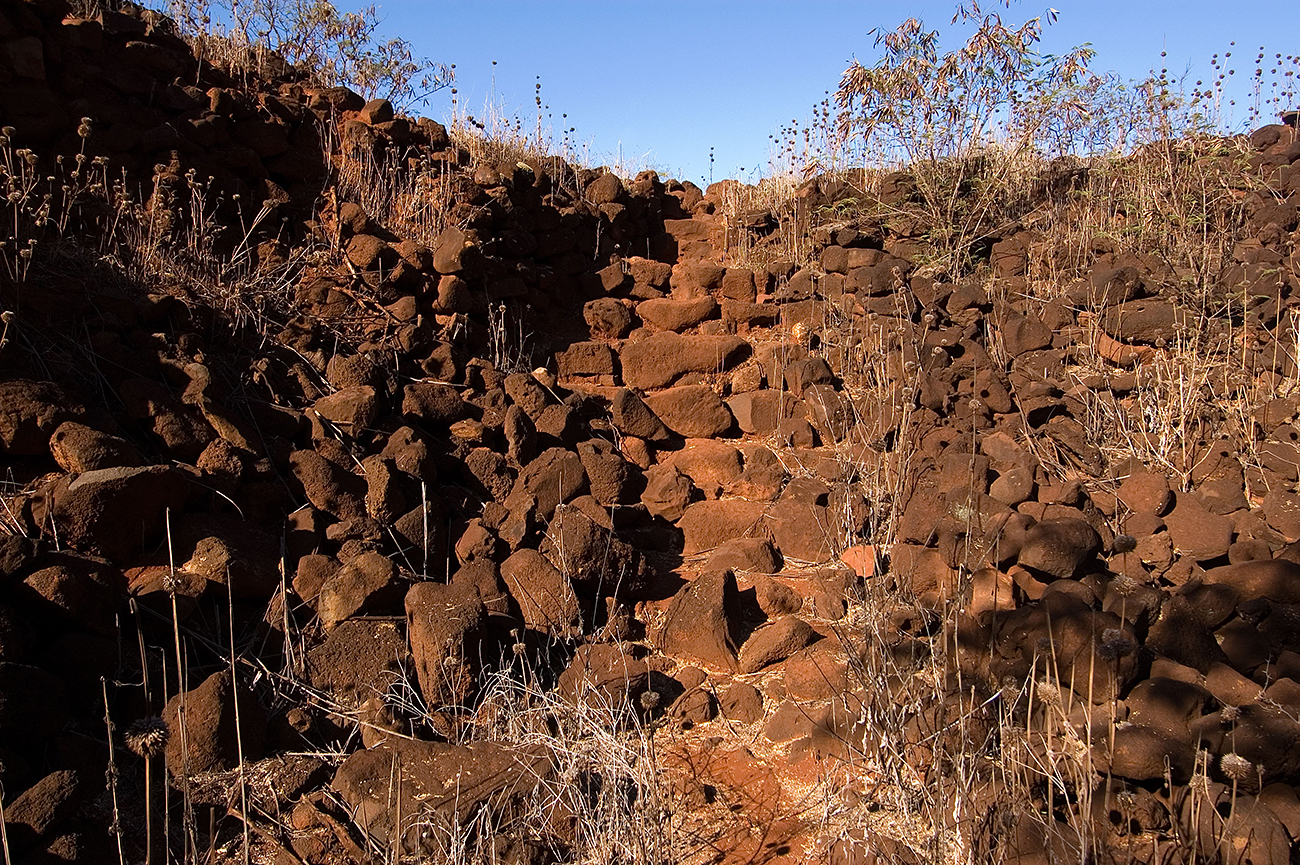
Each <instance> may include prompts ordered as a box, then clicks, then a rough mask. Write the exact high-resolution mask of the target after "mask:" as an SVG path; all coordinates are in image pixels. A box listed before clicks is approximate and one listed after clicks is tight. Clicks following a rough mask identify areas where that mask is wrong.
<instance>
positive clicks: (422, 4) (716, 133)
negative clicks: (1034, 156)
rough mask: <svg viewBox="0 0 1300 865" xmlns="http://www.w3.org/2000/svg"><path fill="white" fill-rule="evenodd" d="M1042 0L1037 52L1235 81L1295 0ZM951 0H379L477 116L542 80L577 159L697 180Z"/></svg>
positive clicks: (1286, 27)
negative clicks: (880, 44)
mask: <svg viewBox="0 0 1300 865" xmlns="http://www.w3.org/2000/svg"><path fill="white" fill-rule="evenodd" d="M339 5H340V7H341V8H350V7H349V6H348V3H347V2H346V0H344V2H340V3H339ZM987 5H988V6H992V5H993V4H992V3H988V4H987ZM1052 5H1054V6H1055V8H1056V9H1057V10H1058V11H1059V13H1060V15H1059V19H1058V21H1057V23H1056V24H1054V25H1052V26H1050V27H1048V28H1047V31H1046V35H1045V39H1044V41H1043V44H1042V48H1043V50H1044V51H1047V52H1059V51H1064V50H1067V49H1068V48H1070V47H1071V46H1073V45H1077V44H1079V43H1082V42H1090V43H1092V46H1093V48H1094V49H1095V50H1096V52H1097V56H1096V58H1095V59H1094V60H1093V63H1092V67H1093V69H1094V70H1115V71H1117V72H1119V73H1121V74H1122V75H1124V76H1125V77H1142V76H1144V75H1145V74H1146V73H1147V71H1148V70H1150V69H1152V68H1157V69H1158V68H1159V65H1160V64H1161V62H1162V61H1161V57H1160V53H1161V51H1165V52H1167V61H1165V62H1166V63H1167V66H1168V68H1169V70H1170V72H1171V73H1181V72H1182V71H1184V70H1186V69H1188V68H1189V67H1190V68H1191V72H1192V74H1191V79H1190V80H1192V81H1194V80H1195V79H1196V78H1197V77H1198V76H1208V72H1209V60H1210V57H1211V55H1213V54H1214V53H1215V52H1218V53H1219V54H1220V55H1222V54H1223V52H1225V51H1232V52H1233V60H1237V61H1240V63H1239V64H1238V65H1237V77H1238V80H1241V79H1242V78H1244V77H1245V76H1246V75H1248V74H1249V73H1250V71H1252V70H1253V63H1254V58H1255V55H1256V54H1257V53H1258V49H1259V48H1260V46H1264V47H1265V48H1266V50H1267V51H1268V52H1269V56H1270V57H1271V56H1272V53H1273V52H1280V53H1282V54H1283V55H1288V54H1292V53H1298V52H1300V39H1297V34H1298V33H1300V4H1296V3H1295V2H1294V0H1292V2H1275V0H1256V2H1253V3H1242V4H1235V3H1234V4H1230V3H1227V2H1199V0H1184V2H1164V0H1161V2H1112V0H1100V2H1098V0H1094V2H1077V0H1055V2H1054V3H1053V4H1052ZM954 8H955V3H954V2H928V3H918V2H910V0H896V2H889V3H882V2H870V0H859V2H839V0H802V2H772V0H691V2H683V0H659V2H645V0H567V2H566V0H556V2H506V0H453V2H444V0H436V2H429V0H385V2H383V3H382V4H381V5H380V14H381V15H382V16H383V17H384V25H383V29H384V31H385V32H386V33H388V34H390V35H400V36H402V37H404V38H406V39H409V40H410V41H411V42H412V43H413V44H414V46H415V48H416V49H417V51H418V52H419V53H422V54H424V55H427V56H429V57H432V58H434V59H437V60H439V61H441V62H444V63H455V64H456V75H457V90H458V93H457V96H456V98H457V100H458V101H459V103H460V104H461V105H462V106H463V107H465V108H466V110H468V112H469V113H471V114H474V115H476V116H481V115H482V113H483V109H484V106H485V105H486V104H487V103H488V102H489V101H491V102H494V103H496V104H498V105H503V106H505V108H506V109H507V112H508V114H509V115H511V116H513V115H515V114H518V116H520V117H521V118H522V119H523V120H524V121H525V123H526V124H528V125H529V126H532V125H535V120H536V106H535V103H534V95H535V93H536V90H535V86H536V84H537V83H538V82H539V81H540V83H541V85H542V87H541V97H542V101H543V103H544V105H545V106H547V108H546V109H545V113H546V114H548V115H549V117H547V118H545V119H544V123H548V124H549V126H550V128H551V129H552V130H554V132H555V135H556V138H557V139H559V138H560V133H561V131H562V130H564V129H567V128H569V127H574V128H576V132H575V133H574V134H573V136H572V138H573V140H574V142H575V145H576V148H577V149H578V150H585V151H586V159H587V160H588V161H590V162H592V163H595V164H600V163H609V164H614V163H616V162H617V163H622V164H624V165H630V166H632V167H633V168H636V167H652V168H656V169H657V170H659V171H660V173H661V174H663V175H665V176H676V177H681V178H683V179H689V180H693V181H695V182H697V183H701V184H702V181H707V180H708V179H709V176H710V172H712V176H713V179H715V180H720V179H722V178H724V177H732V176H740V177H745V178H747V179H753V178H754V177H756V176H757V175H756V171H763V170H765V169H766V167H767V165H768V162H769V157H770V154H771V151H772V148H771V143H772V142H771V140H770V139H769V136H770V135H775V134H777V133H778V130H779V129H780V127H781V126H783V125H788V124H789V123H790V121H792V120H798V121H799V122H800V124H803V123H804V122H805V121H806V120H808V118H809V117H810V116H811V113H812V108H813V105H814V104H815V103H816V102H818V101H819V100H820V99H822V98H823V95H824V91H827V90H829V91H832V92H834V90H835V87H836V85H837V83H838V81H839V76H840V73H841V72H842V71H843V70H844V68H845V66H846V65H847V64H848V62H849V60H850V59H851V58H853V57H855V56H856V57H857V58H858V59H860V60H861V61H862V62H864V63H866V64H868V65H869V64H870V62H871V61H872V60H873V59H874V56H875V55H874V52H873V44H872V37H871V36H870V35H868V31H870V30H871V29H872V28H873V27H881V28H885V29H892V28H893V27H895V26H896V25H897V24H899V23H900V22H901V21H902V20H903V19H905V18H907V17H908V16H913V15H914V16H917V17H920V18H921V19H923V20H924V22H925V23H926V25H927V26H928V27H929V28H931V29H938V30H940V32H941V34H943V38H942V42H943V46H944V47H945V48H953V47H957V46H958V45H959V44H960V43H961V41H962V40H961V38H960V36H959V31H958V30H957V29H956V28H953V27H951V26H950V25H949V21H950V20H951V19H952V16H953V11H954ZM1046 9H1047V6H1046V5H1044V4H1041V3H1039V2H1035V0H1023V2H1019V3H1013V4H1012V6H1011V9H1010V10H1001V11H1002V12H1003V15H1004V18H1005V19H1007V20H1008V22H1009V23H1019V22H1020V21H1023V20H1025V19H1026V18H1030V17H1033V16H1035V15H1040V14H1042V13H1043V12H1044V11H1045V10H1046ZM1233 41H1235V42H1236V46H1230V45H1229V43H1230V42H1233ZM494 60H495V61H496V65H495V66H494V65H493V61H494ZM539 76H540V77H539ZM450 98H451V97H450V94H448V93H447V92H446V91H443V92H441V93H438V94H437V95H435V96H434V97H433V99H432V101H431V102H430V104H429V105H428V106H426V107H424V108H423V109H422V112H423V113H425V114H428V115H429V116H432V117H434V118H435V119H440V120H442V119H446V117H447V115H449V113H450V108H451V106H450ZM1240 113H1241V112H1240V111H1239V114H1240ZM562 115H567V116H562ZM1238 119H1239V120H1240V117H1239V118H1238ZM710 148H712V149H713V160H714V161H713V163H712V166H710V158H709V153H710Z"/></svg>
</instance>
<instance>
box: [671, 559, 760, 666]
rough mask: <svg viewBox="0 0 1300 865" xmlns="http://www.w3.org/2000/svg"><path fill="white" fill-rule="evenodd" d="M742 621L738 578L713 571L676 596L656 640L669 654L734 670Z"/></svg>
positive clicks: (726, 573) (691, 583) (695, 580)
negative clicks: (737, 585) (737, 584)
mask: <svg viewBox="0 0 1300 865" xmlns="http://www.w3.org/2000/svg"><path fill="white" fill-rule="evenodd" d="M740 624H741V614H740V594H739V591H738V589H737V587H736V577H735V575H734V574H732V573H731V571H714V572H712V573H707V574H701V575H700V576H698V577H696V578H695V579H694V580H693V581H691V582H689V583H687V584H686V585H685V586H683V587H682V589H681V590H680V591H679V592H678V593H677V594H676V595H675V596H674V597H673V600H672V603H670V604H669V605H668V614H667V615H666V616H665V617H664V623H663V625H662V627H660V629H659V633H658V635H657V638H656V640H655V642H656V645H657V646H658V647H659V650H660V651H662V652H663V653H664V654H666V655H671V656H672V657H675V658H686V659H689V660H691V661H697V662H699V663H701V664H704V665H705V666H707V667H711V668H713V669H715V670H726V671H734V670H736V669H737V666H738V663H737V659H736V653H737V651H738V649H739V647H740Z"/></svg>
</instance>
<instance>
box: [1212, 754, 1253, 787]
mask: <svg viewBox="0 0 1300 865" xmlns="http://www.w3.org/2000/svg"><path fill="white" fill-rule="evenodd" d="M1219 768H1220V769H1222V770H1223V774H1224V775H1227V776H1228V777H1229V778H1231V779H1232V780H1233V781H1237V782H1238V783H1240V782H1242V781H1247V780H1250V779H1251V778H1253V777H1255V764H1254V763H1252V762H1250V761H1249V760H1247V759H1246V758H1245V757H1242V756H1239V755H1237V754H1224V755H1223V756H1222V757H1220V758H1219Z"/></svg>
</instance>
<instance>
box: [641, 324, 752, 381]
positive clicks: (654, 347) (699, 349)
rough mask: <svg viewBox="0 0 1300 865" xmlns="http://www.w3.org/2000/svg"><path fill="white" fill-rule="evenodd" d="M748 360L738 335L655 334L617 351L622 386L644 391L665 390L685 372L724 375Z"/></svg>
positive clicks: (743, 344)
mask: <svg viewBox="0 0 1300 865" xmlns="http://www.w3.org/2000/svg"><path fill="white" fill-rule="evenodd" d="M747 357H749V343H747V342H745V341H744V340H743V339H741V338H740V337H738V336H681V335H679V334H676V333H667V332H665V333H656V334H653V335H651V336H649V337H647V338H645V339H643V340H640V341H638V342H630V343H627V344H626V345H624V346H623V347H622V348H621V349H620V350H619V360H620V362H621V364H622V368H623V383H624V384H626V385H627V386H628V387H634V388H638V389H640V390H646V389H649V388H657V387H665V386H667V385H669V384H671V383H672V382H673V380H675V379H676V378H677V377H678V376H681V375H684V374H686V373H688V372H725V371H726V370H728V369H731V368H733V367H735V366H738V365H740V363H741V362H743V361H744V360H745V359H746V358H747Z"/></svg>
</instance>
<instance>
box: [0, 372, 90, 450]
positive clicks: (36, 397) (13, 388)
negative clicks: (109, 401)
mask: <svg viewBox="0 0 1300 865" xmlns="http://www.w3.org/2000/svg"><path fill="white" fill-rule="evenodd" d="M85 413H86V410H85V409H84V408H82V407H81V406H79V405H77V404H76V403H75V402H74V401H73V400H72V399H71V398H70V397H69V396H68V394H67V393H66V392H64V390H63V389H62V388H61V387H59V386H58V385H56V384H54V383H53V382H48V381H26V380H22V379H18V380H14V381H5V382H0V446H3V448H4V450H5V452H7V453H9V454H11V455H13V456H32V455H35V454H43V453H47V452H48V449H49V446H50V436H51V435H52V434H53V433H54V431H55V429H57V428H58V426H59V425H60V424H62V423H63V422H64V421H69V420H74V419H76V418H79V417H82V416H83V415H85Z"/></svg>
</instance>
